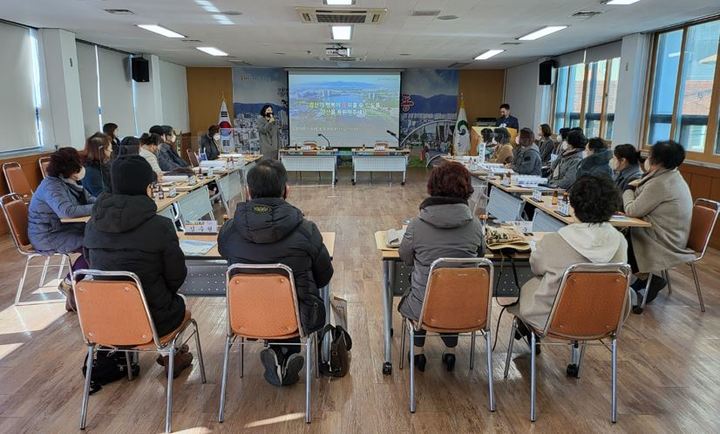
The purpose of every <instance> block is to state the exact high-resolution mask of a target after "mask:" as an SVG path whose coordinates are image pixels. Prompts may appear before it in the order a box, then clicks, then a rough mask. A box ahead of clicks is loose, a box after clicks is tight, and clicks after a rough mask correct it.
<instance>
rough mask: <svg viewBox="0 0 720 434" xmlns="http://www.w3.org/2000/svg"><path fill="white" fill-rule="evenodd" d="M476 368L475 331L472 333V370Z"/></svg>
mask: <svg viewBox="0 0 720 434" xmlns="http://www.w3.org/2000/svg"><path fill="white" fill-rule="evenodd" d="M473 368H475V332H472V333H470V370H471V371H472V370H473Z"/></svg>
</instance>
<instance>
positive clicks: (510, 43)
mask: <svg viewBox="0 0 720 434" xmlns="http://www.w3.org/2000/svg"><path fill="white" fill-rule="evenodd" d="M500 45H522V43H520V42H503V43H502V44H500Z"/></svg>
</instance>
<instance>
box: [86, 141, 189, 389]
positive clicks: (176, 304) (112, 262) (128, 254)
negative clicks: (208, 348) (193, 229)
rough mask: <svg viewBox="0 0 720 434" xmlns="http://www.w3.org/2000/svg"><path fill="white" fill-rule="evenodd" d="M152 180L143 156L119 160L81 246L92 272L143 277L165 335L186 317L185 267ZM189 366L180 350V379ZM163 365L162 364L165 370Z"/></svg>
mask: <svg viewBox="0 0 720 434" xmlns="http://www.w3.org/2000/svg"><path fill="white" fill-rule="evenodd" d="M153 179H154V173H153V170H152V168H150V164H148V162H147V161H146V160H145V159H144V158H143V157H140V156H139V155H130V156H125V157H119V158H118V159H116V160H115V161H114V162H113V164H112V168H111V183H112V191H113V193H112V194H109V193H103V194H101V195H100V196H99V197H98V198H97V202H96V203H95V206H94V207H93V210H92V215H91V217H90V221H88V223H87V225H86V226H85V239H84V242H83V245H84V247H85V258H86V259H87V260H88V262H89V263H90V267H91V268H93V269H97V270H103V271H130V272H132V273H135V274H136V275H137V276H138V277H139V278H140V283H141V284H142V287H143V292H144V293H145V300H147V303H148V308H149V309H150V314H151V316H152V318H153V321H154V323H155V329H156V330H157V333H158V335H159V336H163V335H166V334H168V333H170V332H171V331H173V330H175V329H176V328H177V327H178V326H180V324H182V322H183V320H184V318H185V315H186V312H185V301H184V299H183V298H182V297H181V296H180V295H178V293H177V291H178V289H180V286H181V285H182V284H183V282H184V281H185V276H186V275H187V268H186V267H185V255H184V254H183V251H182V250H181V249H180V243H179V241H178V237H177V233H176V232H175V225H174V224H173V222H172V221H171V220H170V219H168V218H166V217H163V216H160V215H158V214H157V205H155V201H154V200H153V199H152V188H151V185H152V183H153ZM166 358H167V356H166V357H165V359H166ZM191 361H192V354H190V353H188V352H187V351H186V350H185V351H180V352H179V353H178V354H177V355H176V357H175V369H174V371H175V374H176V376H177V375H179V373H180V371H182V370H183V369H184V368H186V367H188V366H189V365H190V362H191ZM165 362H166V360H163V359H162V358H160V359H158V363H160V364H161V365H164V363H165Z"/></svg>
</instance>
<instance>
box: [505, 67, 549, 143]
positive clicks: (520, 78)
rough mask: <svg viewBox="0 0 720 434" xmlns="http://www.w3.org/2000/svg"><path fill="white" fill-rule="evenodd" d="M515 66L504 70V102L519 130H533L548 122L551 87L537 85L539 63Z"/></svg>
mask: <svg viewBox="0 0 720 434" xmlns="http://www.w3.org/2000/svg"><path fill="white" fill-rule="evenodd" d="M543 60H545V59H539V60H537V61H535V62H531V63H526V64H524V65H519V66H515V67H512V68H508V69H506V70H505V98H504V100H505V102H506V103H508V104H510V110H511V112H512V114H513V116H515V117H516V118H518V121H519V123H520V128H524V127H528V128H531V129H533V131H534V130H536V129H537V126H538V125H540V124H542V123H545V122H548V119H549V116H550V107H548V106H549V104H550V102H551V101H552V100H551V99H550V98H548V97H549V96H550V89H551V88H552V86H540V85H538V81H539V77H538V72H539V68H540V62H542V61H543Z"/></svg>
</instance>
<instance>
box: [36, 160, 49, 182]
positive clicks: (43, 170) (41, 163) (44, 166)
mask: <svg viewBox="0 0 720 434" xmlns="http://www.w3.org/2000/svg"><path fill="white" fill-rule="evenodd" d="M49 164H50V157H47V156H45V157H40V158H39V159H38V165H39V166H40V173H42V177H43V179H45V178H47V167H48V165H49Z"/></svg>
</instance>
